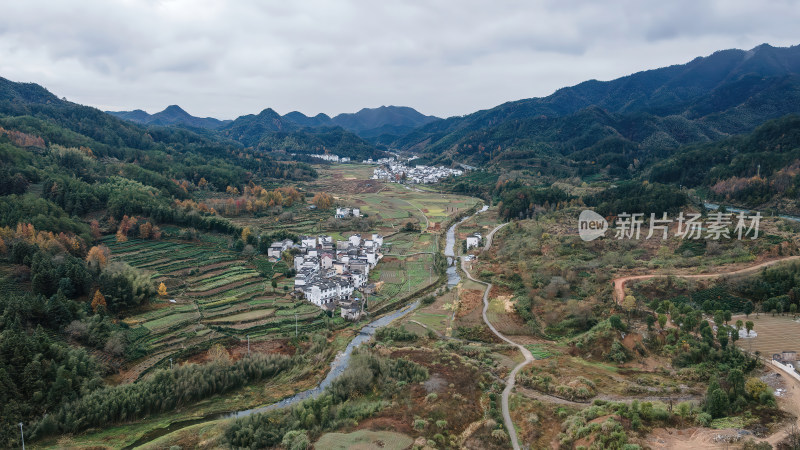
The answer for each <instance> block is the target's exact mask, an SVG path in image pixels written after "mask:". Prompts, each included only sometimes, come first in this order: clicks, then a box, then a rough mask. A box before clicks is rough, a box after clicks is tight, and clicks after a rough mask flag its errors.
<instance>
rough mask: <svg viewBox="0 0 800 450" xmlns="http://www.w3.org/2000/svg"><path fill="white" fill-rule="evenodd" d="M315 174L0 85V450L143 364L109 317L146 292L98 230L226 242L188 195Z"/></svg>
mask: <svg viewBox="0 0 800 450" xmlns="http://www.w3.org/2000/svg"><path fill="white" fill-rule="evenodd" d="M314 177H316V172H315V171H314V170H313V169H312V168H310V167H309V166H306V165H304V164H301V163H286V162H276V161H274V160H272V159H270V158H269V157H266V156H264V155H263V153H261V152H259V151H257V150H254V149H252V148H244V147H243V146H242V145H241V144H238V143H235V142H232V141H226V140H223V139H219V138H214V137H209V136H201V135H199V134H196V133H194V132H192V131H188V130H185V129H178V128H163V127H149V128H143V127H142V126H139V125H136V124H133V123H130V122H125V121H123V120H120V119H117V118H115V117H112V116H110V115H108V114H106V113H103V112H102V111H99V110H97V109H94V108H90V107H85V106H81V105H77V104H74V103H71V102H68V101H65V100H61V99H58V98H57V97H56V96H54V95H53V94H51V93H50V92H48V91H47V90H46V89H44V88H42V87H40V86H38V85H35V84H21V83H14V82H11V81H8V80H6V79H3V78H0V291H2V293H0V355H2V357H0V417H3V421H2V425H0V446H1V447H8V446H11V445H16V443H17V441H16V439H18V434H17V424H18V423H20V422H23V423H24V424H25V426H26V427H27V426H29V425H31V424H36V423H38V421H39V420H40V419H41V417H42V416H43V414H45V413H47V412H51V413H53V412H56V411H59V410H61V411H66V409H65V407H64V405H66V404H67V403H68V402H71V401H76V400H78V399H79V398H84V397H83V396H85V395H86V394H88V393H89V392H93V391H96V390H98V389H100V388H101V387H102V386H103V385H104V383H103V382H102V380H101V377H102V376H104V375H106V374H107V373H108V372H110V371H111V369H112V367H110V363H111V362H113V361H119V360H120V359H122V360H126V359H135V358H139V357H141V356H143V352H144V350H143V349H142V347H141V346H140V344H139V343H138V342H137V336H136V333H137V331H134V330H132V329H129V328H128V326H127V325H126V324H125V323H124V322H119V321H118V320H117V318H118V317H119V316H121V315H122V314H123V313H125V312H127V311H130V310H133V309H136V308H140V307H142V306H143V305H146V304H147V303H148V302H149V300H150V299H151V298H153V297H154V296H155V295H156V294H157V292H156V286H155V285H154V284H153V283H152V282H151V281H150V277H149V275H146V274H144V273H143V272H142V271H140V270H138V269H135V268H133V267H130V266H128V265H126V264H124V263H120V262H116V261H111V258H110V253H109V250H108V248H107V247H106V246H104V245H102V244H101V243H100V242H99V240H100V238H101V236H102V235H104V234H111V235H114V234H116V239H117V241H125V240H127V239H128V238H129V237H131V238H133V237H137V238H139V239H144V240H158V239H161V237H162V235H163V234H165V231H163V230H164V228H167V227H172V226H174V225H178V226H179V227H181V228H174V229H189V230H191V229H196V230H210V231H215V232H219V233H223V234H229V235H230V234H235V235H236V236H237V237H238V236H240V235H241V231H242V230H241V228H240V227H239V226H236V225H234V224H232V223H231V222H230V221H229V220H227V219H225V218H223V217H221V216H219V215H217V214H216V213H215V212H214V211H213V209H210V208H202V207H199V206H198V205H197V203H196V202H195V201H194V200H195V199H196V198H197V196H198V195H203V196H213V195H215V193H216V192H220V191H221V192H226V191H227V192H239V191H240V190H241V191H244V190H245V188H246V187H247V186H248V185H250V184H251V183H254V182H259V183H261V182H268V183H273V184H280V183H282V182H285V181H286V180H308V179H312V178H314ZM138 330H139V331H141V330H142V329H141V328H138ZM98 355H100V356H102V358H100V359H98V358H97V356H98ZM248 370H249V369H248ZM258 370H259V374H258V375H257V376H258V377H260V376H262V373H263V374H266V373H267V372H262V371H261V368H259V369H258ZM97 395H101V396H102V395H103V394H97ZM135 408H140V406H135ZM141 410H142V409H137V411H141ZM121 414H123V415H124V414H127V413H124V412H123V413H121ZM50 417H51V419H56V416H50ZM74 420H75V418H74V417H73V416H71V415H70V413H68V412H64V413H62V415H61V416H58V418H57V422H52V420H51V422H50V426H58V427H63V426H67V427H75V426H77V427H80V426H82V425H80V424H78V425H74ZM92 420H95V419H92ZM97 420H99V419H97ZM79 422H80V421H79ZM45 432H46V431H45Z"/></svg>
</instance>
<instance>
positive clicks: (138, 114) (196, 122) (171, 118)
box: [106, 105, 230, 129]
mask: <svg viewBox="0 0 800 450" xmlns="http://www.w3.org/2000/svg"><path fill="white" fill-rule="evenodd" d="M106 112H107V113H108V114H111V115H114V116H117V117H119V118H120V119H124V120H129V121H131V122H136V123H141V124H145V125H161V126H170V125H182V126H188V127H194V128H209V129H217V128H220V127H221V126H223V125H225V124H227V123H230V120H219V119H215V118H213V117H195V116H193V115H191V114H189V113H188V112H186V110H184V109H183V108H181V107H180V106H178V105H169V106H167V107H166V108H164V110H163V111H159V112H157V113H155V114H148V113H147V112H145V111H143V110H141V109H135V110H133V111H106Z"/></svg>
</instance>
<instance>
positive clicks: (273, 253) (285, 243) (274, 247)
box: [267, 239, 294, 259]
mask: <svg viewBox="0 0 800 450" xmlns="http://www.w3.org/2000/svg"><path fill="white" fill-rule="evenodd" d="M293 246H294V242H292V240H291V239H284V240H282V241H275V242H273V243H272V244H270V246H269V249H267V256H268V257H270V258H275V259H280V258H281V255H282V254H283V252H285V251H286V250H289V249H290V248H292V247H293Z"/></svg>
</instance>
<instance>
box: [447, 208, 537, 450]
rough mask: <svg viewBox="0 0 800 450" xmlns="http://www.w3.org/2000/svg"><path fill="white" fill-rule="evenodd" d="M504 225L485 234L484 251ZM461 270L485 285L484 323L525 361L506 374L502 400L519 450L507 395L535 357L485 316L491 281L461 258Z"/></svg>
mask: <svg viewBox="0 0 800 450" xmlns="http://www.w3.org/2000/svg"><path fill="white" fill-rule="evenodd" d="M506 225H508V223H504V224H501V225H498V226H497V227H495V228H494V229H493V230H492V231H491V232H490V233H489V234H488V235H487V236H486V245H484V246H483V250H484V251H486V250H488V249H489V247H491V246H492V238H493V237H494V234H495V233H496V232H497V230H499V229H501V228H503V227H504V226H506ZM461 270H463V271H464V274H466V275H467V278H469V279H470V280H472V281H474V282H476V283H480V284H483V285H486V291H484V293H483V321H484V322H486V325H487V326H488V327H489V329H490V330H492V333H494V334H495V336H497V337H499V338H500V339H502V340H504V341H505V342H507V343H509V344H511V345H513V346H515V347H517V348H518V349H519V351H520V352H522V356H524V357H525V361H523V362H521V363H519V364H517V366H516V367H514V369H513V370H511V373H510V374H509V375H508V380H507V381H506V387H505V389H503V402H502V405H503V421H504V422H505V423H506V429H507V430H508V437H509V438H510V439H511V445H512V446H513V447H514V450H519V448H520V447H519V441H518V439H517V429H516V428H514V421H513V420H511V412H510V410H509V408H508V397H509V395H510V394H511V391H512V390H513V389H514V383H516V380H517V373H518V372H519V371H520V370H521V369H522V368H523V367H525V366H526V365H528V364H530V363H532V362H533V361H534V360H535V359H536V358H534V357H533V354H531V352H530V350H528V349H527V348H525V347H524V346H523V345H520V344H517V343H516V342H514V341H512V340H511V339H509V338H507V337H505V336H503V334H502V333H500V332H499V331H497V329H496V328H495V327H494V325H492V323H491V322H489V318H488V317H487V316H486V311H487V310H488V309H489V291H491V290H492V283H486V282H484V281H480V280H476V279H475V278H473V277H472V274H470V273H469V271H468V270H467V266H466V263H465V261H464V260H463V259H462V260H461Z"/></svg>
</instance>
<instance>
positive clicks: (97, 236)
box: [89, 220, 103, 242]
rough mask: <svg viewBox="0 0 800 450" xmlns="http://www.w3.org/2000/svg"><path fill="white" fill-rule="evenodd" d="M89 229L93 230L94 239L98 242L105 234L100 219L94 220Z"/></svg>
mask: <svg viewBox="0 0 800 450" xmlns="http://www.w3.org/2000/svg"><path fill="white" fill-rule="evenodd" d="M89 229H90V230H91V231H90V232H91V234H92V239H94V241H95V242H97V241H98V240H99V239H100V237H101V236H102V235H103V234H102V233H101V232H100V223H99V222H98V221H96V220H92V221H91V222H90V223H89Z"/></svg>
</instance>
